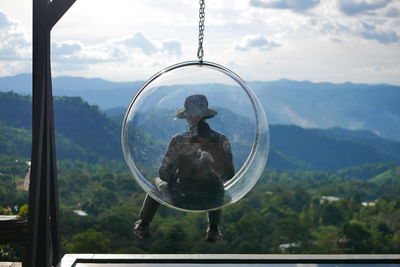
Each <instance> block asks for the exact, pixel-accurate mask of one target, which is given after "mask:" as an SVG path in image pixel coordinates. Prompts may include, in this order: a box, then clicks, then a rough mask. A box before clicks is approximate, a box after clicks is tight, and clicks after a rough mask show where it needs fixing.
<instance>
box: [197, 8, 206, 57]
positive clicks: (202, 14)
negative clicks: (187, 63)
mask: <svg viewBox="0 0 400 267" xmlns="http://www.w3.org/2000/svg"><path fill="white" fill-rule="evenodd" d="M199 3H200V9H199V19H200V21H199V49H198V50H197V58H198V59H199V60H200V62H202V61H203V56H204V50H203V40H204V20H205V17H206V14H205V12H204V9H205V7H206V5H205V4H204V0H200V1H199Z"/></svg>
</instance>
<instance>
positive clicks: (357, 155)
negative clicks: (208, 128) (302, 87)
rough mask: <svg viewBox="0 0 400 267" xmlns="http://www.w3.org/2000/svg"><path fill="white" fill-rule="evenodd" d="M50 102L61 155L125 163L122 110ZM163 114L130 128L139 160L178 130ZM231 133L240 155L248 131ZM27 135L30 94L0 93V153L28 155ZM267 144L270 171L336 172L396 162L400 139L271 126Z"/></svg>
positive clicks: (155, 158) (157, 153)
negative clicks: (234, 136) (269, 144)
mask: <svg viewBox="0 0 400 267" xmlns="http://www.w3.org/2000/svg"><path fill="white" fill-rule="evenodd" d="M54 105H55V126H56V138H57V140H56V142H57V155H58V158H59V159H76V160H84V161H91V162H98V161H99V160H101V159H107V160H118V161H123V159H122V152H121V144H120V131H121V117H122V114H121V113H119V114H118V113H115V112H114V113H113V114H111V115H107V114H106V113H104V112H103V111H101V110H100V109H99V108H98V107H97V106H93V105H89V104H88V103H87V102H85V101H83V100H82V99H81V98H79V97H55V100H54ZM219 110H220V112H221V113H220V115H221V116H224V117H225V118H227V119H228V120H231V121H236V122H242V123H241V124H242V125H245V123H244V121H248V120H247V119H246V118H245V117H243V116H240V115H238V114H235V113H234V112H231V111H229V110H224V109H219ZM165 114H166V113H160V114H155V115H154V114H153V115H152V116H150V115H149V116H147V117H146V116H143V124H142V126H143V127H140V128H133V131H136V132H135V136H136V137H137V140H136V142H135V144H136V151H137V152H138V153H140V155H139V157H138V159H139V160H142V163H144V164H145V165H156V164H157V163H158V162H159V160H160V158H161V157H162V155H163V153H164V151H165V148H166V145H167V142H168V139H169V136H171V135H172V134H173V133H174V131H175V132H176V131H180V129H178V128H176V129H175V128H174V127H164V125H160V124H159V122H160V121H162V120H158V119H155V117H157V116H158V117H160V118H162V117H163V116H165ZM213 120H214V121H213ZM209 121H210V125H212V127H213V128H216V129H221V128H220V127H222V126H221V121H218V120H217V119H216V118H215V119H211V120H209ZM165 123H166V124H167V123H168V122H165ZM144 126H145V127H144ZM183 129H184V126H183ZM232 129H233V128H232ZM229 131H230V130H229V129H227V130H226V132H224V133H226V134H227V136H230V135H231V133H230V132H229ZM234 131H235V134H236V135H237V137H238V140H239V141H234V140H232V143H233V146H234V144H237V145H238V146H237V149H236V150H235V151H234V157H237V158H240V157H243V155H241V153H243V151H246V150H245V149H244V150H243V149H241V147H240V146H239V145H243V147H246V144H247V142H248V141H246V138H245V136H246V135H249V130H248V127H247V126H246V127H244V126H243V127H237V128H235V130H234ZM163 136H164V137H163ZM30 138H31V98H30V97H29V96H22V95H19V94H15V93H11V92H9V93H1V92H0V154H3V155H8V156H13V157H29V156H30V145H31V143H30V142H31V139H30ZM240 141H242V142H240ZM235 142H236V143H235ZM270 142H271V147H270V155H269V159H268V162H267V167H268V168H273V169H305V170H329V171H334V170H338V169H343V168H347V167H351V166H356V165H363V164H374V163H383V162H391V163H395V164H397V163H399V162H400V143H399V142H396V141H392V140H388V139H385V138H382V137H380V136H378V135H376V134H374V133H372V132H368V131H352V130H346V129H342V128H328V129H315V128H313V129H307V128H301V127H299V126H295V125H270Z"/></svg>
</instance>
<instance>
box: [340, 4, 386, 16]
mask: <svg viewBox="0 0 400 267" xmlns="http://www.w3.org/2000/svg"><path fill="white" fill-rule="evenodd" d="M337 2H338V7H339V9H340V10H341V11H342V12H343V13H345V14H347V15H355V14H358V13H365V12H370V11H373V10H377V9H381V8H384V7H386V6H387V5H388V4H389V3H390V2H392V0H338V1H337Z"/></svg>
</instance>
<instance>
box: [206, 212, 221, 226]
mask: <svg viewBox="0 0 400 267" xmlns="http://www.w3.org/2000/svg"><path fill="white" fill-rule="evenodd" d="M221 215H222V210H221V209H219V210H212V211H209V212H208V224H209V226H210V229H213V230H218V225H219V223H220V222H221Z"/></svg>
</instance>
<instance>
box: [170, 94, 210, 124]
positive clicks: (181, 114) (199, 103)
mask: <svg viewBox="0 0 400 267" xmlns="http://www.w3.org/2000/svg"><path fill="white" fill-rule="evenodd" d="M215 115H217V112H216V111H215V110H213V109H211V108H209V107H208V100H207V97H206V96H205V95H200V94H196V95H191V96H188V97H186V99H185V105H184V108H182V109H179V110H178V111H177V112H176V117H177V118H178V119H187V118H198V119H210V118H212V117H214V116H215Z"/></svg>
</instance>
